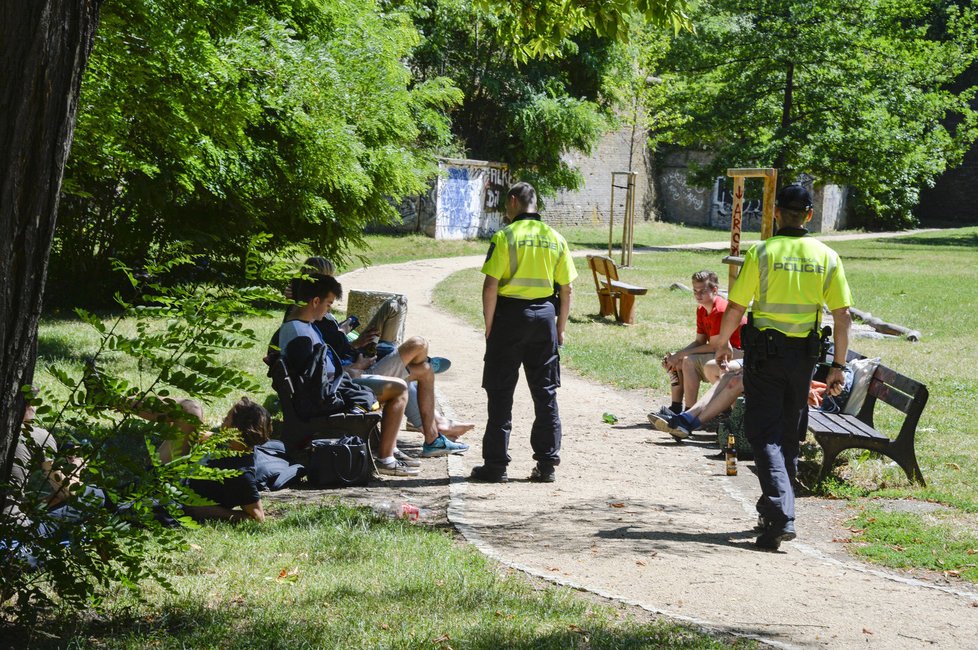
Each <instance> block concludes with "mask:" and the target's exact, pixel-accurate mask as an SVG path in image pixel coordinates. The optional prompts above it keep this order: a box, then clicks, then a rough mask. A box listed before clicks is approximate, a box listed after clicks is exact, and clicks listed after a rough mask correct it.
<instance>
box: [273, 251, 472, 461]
mask: <svg viewBox="0 0 978 650" xmlns="http://www.w3.org/2000/svg"><path fill="white" fill-rule="evenodd" d="M333 269H334V267H333V264H332V262H330V261H329V260H327V259H325V258H322V257H310V258H309V259H307V260H306V263H305V266H304V267H303V271H304V272H305V273H307V274H314V275H324V276H327V277H333V275H332V271H333ZM299 282H301V280H296V281H293V283H292V284H291V285H290V291H289V292H287V295H288V294H289V293H294V291H295V289H296V287H297V286H299V285H298V283H299ZM337 286H339V283H338V282H337ZM331 309H332V303H330V306H329V309H328V310H327V312H326V315H325V316H323V318H320V319H319V320H316V321H313V325H315V327H316V329H318V330H319V333H320V335H321V336H322V338H323V341H324V342H325V343H326V344H327V345H329V346H330V347H331V348H332V349H333V351H334V352H336V354H337V355H338V356H339V358H340V361H341V363H342V365H343V369H344V370H345V371H346V372H347V373H348V374H349V375H350V377H351V378H352V379H353V381H354V382H357V383H359V384H361V385H364V386H366V387H368V388H370V389H371V390H374V392H375V393H377V395H378V398H379V397H380V394H381V393H380V392H379V391H378V389H383V388H384V387H387V386H389V382H388V379H389V378H391V377H393V378H396V379H399V380H402V381H404V382H406V383H408V384H411V383H412V382H413V383H414V384H415V389H414V390H411V391H409V393H408V401H409V405H408V406H406V410H407V414H408V418H409V420H408V421H409V422H412V423H414V424H417V426H418V429H419V430H420V431H421V433H422V434H423V435H424V445H423V446H422V449H421V455H422V456H423V457H425V458H432V457H437V456H444V455H446V454H452V453H454V454H458V453H462V452H464V451H466V450H467V449H468V448H469V447H468V445H466V444H463V443H460V442H456V440H457V439H458V437H459V436H461V435H462V434H464V433H466V432H467V431H471V430H472V429H473V428H474V427H475V425H474V424H471V423H468V422H455V421H454V420H450V419H448V418H445V417H443V416H439V414H438V412H437V410H436V409H435V374H436V367H438V368H439V371H441V370H444V369H447V368H448V366H449V365H450V363H449V361H448V360H447V359H443V358H441V357H435V358H434V359H432V358H431V357H429V356H428V342H427V341H426V340H425V339H423V338H422V337H420V336H412V337H411V338H409V339H408V340H406V341H405V342H404V343H402V344H401V345H399V346H398V347H397V349H396V350H395V351H394V352H392V353H391V354H389V355H387V356H386V357H384V358H382V359H380V360H379V361H378V360H377V358H376V357H367V356H365V355H364V353H363V352H362V349H361V348H363V347H364V346H363V345H361V346H360V348H358V347H356V346H357V345H358V344H360V343H361V342H362V341H363V340H364V339H365V338H367V339H368V340H373V341H376V336H377V334H376V332H371V331H370V330H368V331H366V332H364V333H363V334H362V335H361V336H360V337H359V338H358V339H357V340H356V341H354V342H353V343H351V342H350V340H349V339H348V338H347V336H346V335H347V333H348V331H346V330H344V328H343V326H342V325H341V324H339V323H337V322H336V319H335V318H334V317H333V315H332V313H331ZM381 311H384V309H383V308H382V309H381ZM290 313H291V312H290ZM289 317H290V316H286V318H289ZM373 320H376V318H375V319H373ZM273 345H275V341H274V340H273ZM412 400H413V401H414V402H415V403H414V404H410V402H411V401H412ZM415 413H417V414H418V415H419V416H420V422H417V420H416V419H415V418H414V417H413V416H414V414H415ZM393 454H394V456H395V457H396V458H397V459H398V460H399V461H401V462H403V463H405V464H407V465H409V466H411V467H418V466H419V465H420V463H419V462H418V460H417V459H416V458H413V457H411V456H408V455H407V454H405V453H403V452H401V451H400V450H399V449H398V448H397V446H396V444H395V447H394V452H393Z"/></svg>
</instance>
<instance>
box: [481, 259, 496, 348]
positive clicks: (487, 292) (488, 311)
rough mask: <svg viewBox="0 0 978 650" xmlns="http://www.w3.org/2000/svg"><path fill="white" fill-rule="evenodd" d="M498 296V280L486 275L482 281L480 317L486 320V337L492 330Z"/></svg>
mask: <svg viewBox="0 0 978 650" xmlns="http://www.w3.org/2000/svg"><path fill="white" fill-rule="evenodd" d="M498 296H499V280H498V279H497V278H494V277H492V276H491V275H487V276H486V279H485V281H484V282H483V283H482V318H483V319H485V321H486V338H489V331H490V330H492V317H493V314H495V313H496V298H497V297H498Z"/></svg>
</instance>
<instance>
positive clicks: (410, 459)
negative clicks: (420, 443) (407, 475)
mask: <svg viewBox="0 0 978 650" xmlns="http://www.w3.org/2000/svg"><path fill="white" fill-rule="evenodd" d="M394 458H395V459H396V460H399V461H401V462H402V463H404V464H405V465H407V466H408V467H421V461H420V460H418V459H417V458H415V457H414V456H408V455H407V454H405V453H404V452H403V451H401V450H400V449H395V450H394Z"/></svg>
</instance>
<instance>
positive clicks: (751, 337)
mask: <svg viewBox="0 0 978 650" xmlns="http://www.w3.org/2000/svg"><path fill="white" fill-rule="evenodd" d="M812 214H813V211H812V198H811V195H810V194H809V193H808V190H806V189H805V188H804V187H802V186H801V185H797V184H796V185H788V186H787V187H784V188H782V189H781V191H780V192H778V199H777V207H776V208H775V212H774V215H775V218H776V219H777V222H778V227H779V229H778V233H777V235H775V236H774V237H771V238H769V239H767V240H765V241H763V242H761V243H759V244H757V245H756V246H754V247H753V248H751V249H750V250H749V251H748V252H747V255H745V256H744V266H743V268H742V269H741V271H740V275H739V276H738V278H737V281H736V282H735V283H734V285H733V287H731V288H730V294H729V303H728V305H727V311H726V312H725V313H724V315H723V321H722V323H721V326H720V334H719V347H718V349H717V353H716V359H717V361H718V362H719V363H720V365H721V367H724V366H725V364H726V362H727V361H728V360H729V359H730V358H731V353H732V350H731V348H730V343H729V340H730V336H731V335H732V334H733V332H734V330H735V329H736V328H737V327H738V326H740V322H741V318H742V316H743V314H744V312H745V311H746V310H747V306H748V304H750V303H751V301H753V306H752V307H751V313H750V316H749V317H748V324H747V325H745V326H744V327H743V328H742V329H741V335H740V336H741V343H742V345H743V350H744V400H745V407H746V408H745V417H744V430H745V432H746V434H747V439H748V440H749V441H750V443H751V447H752V448H753V450H754V462H755V466H756V468H757V477H758V480H759V481H760V484H761V497H760V499H759V500H758V502H757V511H758V513H759V514H760V521H761V533H760V535H759V536H758V538H757V541H756V544H757V546H758V547H759V548H762V549H765V550H777V549H778V548H779V547H780V545H781V542H786V541H790V540H792V539H794V538H795V495H794V488H793V486H792V484H793V482H794V479H795V473H796V471H797V469H798V450H799V446H800V444H801V441H802V440H803V439H804V437H805V434H806V432H807V430H808V389H809V385H810V382H811V378H812V371H813V370H814V367H815V362H816V360H817V358H818V355H819V348H820V340H821V336H820V333H819V327H820V325H821V315H822V305H823V304H824V305H826V306H827V307H828V308H829V310H831V312H832V318H833V320H834V322H835V331H834V336H833V341H834V343H835V354H834V356H835V358H836V359H841V360H842V361H845V358H846V353H847V351H848V348H849V325H850V322H851V319H850V315H849V307H850V305H852V296H851V294H850V292H849V285H848V284H847V283H846V276H845V272H844V271H843V268H842V262H841V261H840V260H839V256H838V255H837V254H836V253H835V251H833V250H832V249H831V248H829V247H828V246H826V245H825V244H823V243H822V242H820V241H818V240H817V239H814V238H812V237H808V231H807V230H806V229H805V228H804V226H805V224H806V223H808V221H809V220H810V219H811V218H812ZM832 366H833V367H832V368H831V369H830V370H829V373H828V377H827V378H826V384H827V387H828V388H827V390H828V391H829V392H830V393H831V394H833V395H837V394H839V393H840V392H841V391H842V387H843V376H842V368H843V367H844V366H843V364H841V363H833V364H832Z"/></svg>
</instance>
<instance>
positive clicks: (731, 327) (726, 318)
mask: <svg viewBox="0 0 978 650" xmlns="http://www.w3.org/2000/svg"><path fill="white" fill-rule="evenodd" d="M746 311H747V306H746V305H741V304H740V303H736V302H734V301H733V300H730V301H729V302H727V310H726V311H725V312H723V320H722V321H720V333H719V334H717V337H716V346H717V351H716V355H714V356H715V357H716V360H717V365H719V366H720V368H722V369H723V370H726V369H727V362H728V361H730V358H731V357H732V356H733V348H732V347H730V337H731V336H733V333H734V332H735V331H736V330H737V328H738V327H740V319H742V318H743V317H744V312H746Z"/></svg>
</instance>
